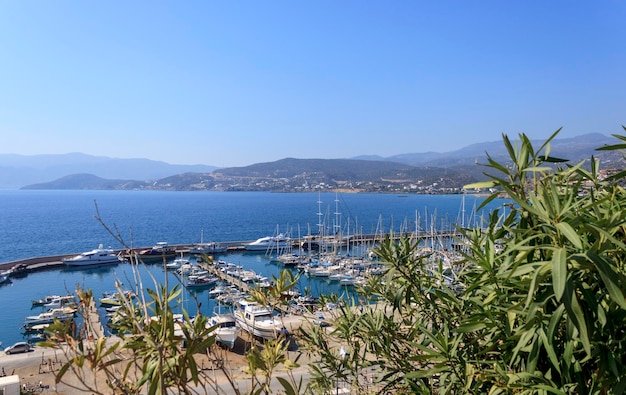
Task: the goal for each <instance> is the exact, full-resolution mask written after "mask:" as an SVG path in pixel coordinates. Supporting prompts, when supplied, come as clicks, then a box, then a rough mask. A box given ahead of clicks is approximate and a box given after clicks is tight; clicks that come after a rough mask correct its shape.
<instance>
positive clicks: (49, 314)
mask: <svg viewBox="0 0 626 395" xmlns="http://www.w3.org/2000/svg"><path fill="white" fill-rule="evenodd" d="M75 312H76V310H75V309H71V308H67V307H61V308H56V309H51V310H49V311H46V312H43V313H41V314H37V315H29V316H27V317H26V318H24V325H26V326H33V325H38V324H50V323H52V322H54V320H55V319H56V320H59V321H67V320H69V319H71V318H73V317H74V313H75Z"/></svg>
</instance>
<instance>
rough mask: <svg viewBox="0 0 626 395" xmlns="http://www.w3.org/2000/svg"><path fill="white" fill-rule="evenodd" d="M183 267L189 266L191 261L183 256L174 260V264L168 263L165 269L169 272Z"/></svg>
mask: <svg viewBox="0 0 626 395" xmlns="http://www.w3.org/2000/svg"><path fill="white" fill-rule="evenodd" d="M183 265H189V259H187V258H184V257H183V256H182V255H181V256H180V257H178V258H176V259H174V260H173V261H172V262H169V263H166V264H165V268H166V269H167V270H176V269H179V268H180V267H181V266H183Z"/></svg>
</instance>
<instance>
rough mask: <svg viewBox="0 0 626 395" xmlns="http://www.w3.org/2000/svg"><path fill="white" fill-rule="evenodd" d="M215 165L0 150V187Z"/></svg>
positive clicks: (150, 175)
mask: <svg viewBox="0 0 626 395" xmlns="http://www.w3.org/2000/svg"><path fill="white" fill-rule="evenodd" d="M215 169H217V167H215V166H206V165H172V164H169V163H165V162H160V161H154V160H149V159H116V158H109V157H104V156H92V155H86V154H81V153H71V154H63V155H15V154H0V188H19V187H22V186H25V185H30V184H35V183H43V182H49V181H51V180H55V179H58V178H61V177H64V176H67V175H70V174H86V173H88V174H93V175H96V176H98V177H102V178H108V179H129V180H141V181H144V180H158V179H160V178H164V177H168V176H171V175H174V174H180V173H185V172H211V171H213V170H215Z"/></svg>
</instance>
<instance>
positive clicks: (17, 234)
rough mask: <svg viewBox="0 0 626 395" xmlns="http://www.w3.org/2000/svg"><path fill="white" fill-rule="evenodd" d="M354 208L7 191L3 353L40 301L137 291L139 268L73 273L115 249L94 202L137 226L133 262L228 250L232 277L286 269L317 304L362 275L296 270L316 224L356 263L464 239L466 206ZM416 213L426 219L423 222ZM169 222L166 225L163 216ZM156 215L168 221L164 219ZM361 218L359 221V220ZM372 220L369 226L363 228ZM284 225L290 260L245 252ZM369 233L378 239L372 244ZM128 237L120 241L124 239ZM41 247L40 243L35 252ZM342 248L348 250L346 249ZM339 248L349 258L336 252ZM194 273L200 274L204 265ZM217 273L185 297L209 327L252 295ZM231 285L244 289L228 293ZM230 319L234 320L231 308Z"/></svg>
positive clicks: (376, 202)
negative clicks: (408, 245)
mask: <svg viewBox="0 0 626 395" xmlns="http://www.w3.org/2000/svg"><path fill="white" fill-rule="evenodd" d="M344 198H345V200H346V202H343V203H342V206H341V209H340V210H337V209H336V208H335V207H336V204H337V202H336V200H337V195H336V194H334V193H326V194H321V195H318V194H317V193H315V194H270V193H242V194H230V193H217V194H213V193H199V194H198V193H179V192H176V193H161V192H158V193H133V192H123V193H120V192H107V191H95V192H94V191H90V192H85V191H67V192H60V191H39V192H33V191H29V192H22V191H4V192H2V191H0V200H1V201H2V202H3V205H2V206H1V208H0V210H1V211H2V213H1V214H2V218H3V224H2V226H1V227H0V252H2V256H3V257H4V258H5V259H3V261H2V263H1V264H0V268H1V269H0V270H2V271H7V270H12V269H15V271H14V272H13V273H12V274H10V275H9V276H7V281H6V282H5V283H3V284H2V285H0V308H2V309H3V312H4V317H5V325H4V326H3V328H2V329H0V341H2V342H3V343H4V344H11V343H14V342H17V341H22V340H26V339H27V338H28V334H26V333H25V332H24V330H23V325H24V318H25V317H26V316H29V315H37V314H40V313H42V312H44V311H45V310H47V308H44V307H42V306H33V305H32V301H33V300H38V299H42V298H44V297H46V296H52V295H68V294H74V293H75V290H76V288H77V287H82V288H85V289H91V290H92V291H93V294H94V295H97V296H100V295H102V294H103V293H106V292H111V291H112V290H114V285H115V283H116V282H117V281H120V282H121V283H123V284H126V286H128V287H129V288H131V287H132V286H133V280H132V278H133V274H132V270H131V269H132V268H131V265H129V264H128V263H114V264H107V265H105V266H102V267H100V266H98V265H95V266H92V265H89V266H81V267H70V266H68V265H66V264H64V263H63V260H64V259H68V258H71V257H73V256H76V255H78V254H80V253H81V251H90V250H92V249H93V246H94V245H99V244H103V245H104V246H106V247H105V248H109V246H108V244H107V240H111V237H110V235H107V234H106V232H105V231H103V226H102V224H100V223H99V222H98V221H96V220H94V218H93V217H94V215H93V213H94V208H93V202H94V199H96V200H97V201H98V206H99V208H100V210H101V212H102V213H106V215H105V214H103V216H105V218H103V220H105V222H107V223H109V224H115V226H116V227H117V228H118V229H122V230H123V229H129V226H130V225H126V224H128V223H129V222H130V223H132V238H129V240H130V241H131V245H132V246H133V251H143V250H146V249H149V248H152V247H153V246H155V245H157V243H158V242H164V241H167V244H168V246H169V247H171V248H172V249H173V251H174V253H172V254H168V255H167V257H166V263H172V262H173V260H174V259H176V258H177V257H179V256H181V254H182V256H183V257H184V258H190V257H191V258H195V256H193V255H190V252H191V250H192V249H193V248H197V247H198V245H199V244H204V245H206V246H207V248H215V247H216V246H217V247H219V248H221V249H222V250H219V252H216V253H215V255H214V258H215V260H216V261H217V262H219V261H220V260H222V261H225V262H227V263H229V264H231V265H233V267H235V268H237V270H238V271H239V272H241V274H243V273H244V272H246V271H248V272H249V273H248V274H249V275H251V273H255V274H256V275H258V276H260V277H261V278H265V279H267V280H271V278H272V276H278V275H279V273H280V271H281V270H283V269H288V270H291V271H293V272H294V273H302V274H301V277H300V280H299V283H298V287H297V288H298V289H297V291H298V292H299V293H300V294H303V295H312V296H318V295H325V294H330V293H335V294H338V295H342V294H343V295H346V294H347V293H349V292H351V291H350V288H351V287H352V286H353V284H354V282H353V281H355V280H358V276H356V275H354V274H356V273H354V274H352V275H351V274H349V273H345V274H341V276H340V274H339V273H333V274H331V273H330V272H327V273H328V276H326V277H325V276H324V274H325V271H326V270H327V269H329V267H324V268H320V269H311V270H310V271H309V273H305V272H304V269H301V268H298V265H299V264H301V263H302V262H303V261H307V260H308V257H309V254H314V253H316V252H317V250H316V249H315V248H304V245H308V244H309V243H310V242H311V241H312V238H310V237H308V236H305V235H309V234H310V233H309V231H310V232H311V233H312V232H317V230H318V229H319V228H318V226H317V225H318V224H320V223H328V224H329V225H328V226H325V227H324V228H325V229H333V225H332V224H333V223H334V222H336V223H339V222H340V223H341V224H342V227H341V229H342V231H341V234H342V235H344V234H345V235H348V234H350V235H352V236H351V237H350V238H349V239H346V240H349V243H346V244H345V245H344V246H341V248H340V249H338V250H337V251H341V255H348V256H352V257H353V259H356V258H357V255H359V254H360V253H361V252H362V251H360V250H359V249H364V248H367V247H369V246H370V245H371V244H372V243H373V242H375V241H376V240H380V239H382V237H383V235H388V234H393V235H395V236H399V235H401V234H414V235H420V236H423V240H424V243H426V244H432V243H435V242H438V240H440V239H441V238H445V237H447V238H449V239H452V237H453V236H454V233H453V232H451V231H450V229H452V228H451V226H450V223H452V222H453V219H452V218H456V216H457V215H458V213H459V212H460V207H461V199H460V198H461V197H460V196H437V197H434V196H423V197H419V196H411V197H408V198H406V197H405V198H403V199H398V198H397V196H392V195H367V196H365V195H354V196H353V195H350V196H345V197H340V199H344ZM319 200H323V201H327V202H329V203H328V204H329V207H330V205H332V207H333V209H330V208H327V209H326V210H324V208H321V209H320V205H319V204H318V203H317V202H318V201H319ZM499 204H501V203H499ZM471 205H476V203H472V201H471V200H469V199H468V207H471ZM424 206H426V207H425V208H424ZM416 207H422V208H421V209H420V210H418V209H416ZM183 208H184V210H183ZM324 211H326V214H324V218H326V217H328V218H335V219H333V220H332V221H331V220H330V219H329V220H328V221H327V220H326V219H322V220H320V219H319V218H321V216H318V215H317V213H322V212H324ZM338 211H343V212H344V213H345V214H344V215H343V216H342V217H341V219H340V220H337V217H338V215H336V214H335V213H336V212H338ZM468 211H469V210H468ZM164 212H167V214H166V215H163V214H162V213H164ZM154 213H160V215H159V216H158V217H155V216H154ZM330 213H332V214H330ZM354 213H358V218H357V216H356V215H355V214H354ZM416 213H417V215H416ZM431 213H432V214H431ZM435 213H436V215H437V216H438V217H442V218H444V219H445V220H444V219H442V220H438V221H437V223H436V227H435V223H434V220H433V219H432V218H434V217H435ZM311 217H313V219H312V220H311ZM316 217H317V218H316ZM364 217H367V218H368V220H369V222H368V221H366V220H364V219H362V218H364ZM398 218H403V219H402V220H398ZM446 218H447V219H446ZM307 221H310V222H313V223H314V225H310V224H309V223H307ZM333 221H334V222H333ZM454 221H456V220H454ZM277 223H279V224H280V223H282V224H292V225H281V226H280V231H281V232H285V234H289V235H290V238H291V242H292V244H291V246H290V247H291V248H287V251H280V252H281V254H278V251H274V252H272V253H271V254H268V253H267V251H255V252H252V251H246V249H245V245H246V244H247V243H251V242H253V241H255V240H257V239H259V238H262V237H265V236H270V235H272V234H274V233H276V232H277V226H276V224H277ZM207 224H211V226H210V227H209V226H207ZM272 224H273V225H272ZM357 224H358V225H357ZM199 229H204V230H203V231H199ZM364 229H370V230H371V231H370V232H364V231H363V230H364ZM434 229H437V231H436V232H439V233H436V232H435V233H434ZM357 230H358V231H357ZM327 231H328V232H330V230H327ZM126 232H127V231H126ZM344 232H345V233H344ZM124 234H125V232H124V231H122V235H124ZM33 240H37V242H36V243H33V242H32V241H33ZM229 240H230V241H229ZM232 240H235V241H232ZM315 240H316V241H321V240H323V243H320V244H319V245H322V246H324V247H323V248H331V246H332V245H333V240H335V241H337V240H339V239H335V238H334V235H332V234H330V233H329V237H326V238H321V237H319V236H318V237H316V238H315ZM341 242H342V243H343V237H342V240H341ZM108 243H109V244H110V243H111V242H110V241H109V242H108ZM211 243H216V244H211ZM335 245H336V246H337V247H339V246H338V244H337V243H335ZM224 247H225V249H223V248H224ZM333 248H334V247H333ZM113 249H114V251H115V252H116V253H121V252H124V253H127V252H126V251H125V250H121V249H119V248H117V249H116V248H113ZM279 255H280V256H279ZM279 258H280V259H279ZM358 258H359V259H361V258H362V257H358ZM190 263H191V264H194V263H195V261H194V259H191V262H190ZM322 267H323V266H322ZM179 269H180V268H177V269H175V270H166V269H165V268H164V264H163V258H162V257H159V258H158V259H155V260H154V261H152V262H148V263H147V264H146V265H145V266H141V267H139V272H140V275H141V276H142V277H143V278H144V279H148V278H150V277H151V276H154V278H155V279H158V280H159V281H161V282H163V281H165V280H167V281H168V283H169V284H170V286H173V285H175V284H179V283H181V279H182V281H183V283H184V284H186V285H187V284H188V282H187V281H188V280H187V277H188V276H186V277H185V279H183V277H182V276H181V274H179V273H178V270H179ZM204 269H205V270H206V268H204ZM209 273H210V274H211V275H215V276H218V277H219V276H220V275H222V276H231V277H230V278H224V277H219V278H220V281H219V282H216V283H214V284H206V285H199V286H193V285H192V286H191V287H187V290H186V292H185V293H184V297H183V298H182V299H183V300H182V301H181V306H183V307H184V308H185V309H186V310H188V311H189V313H190V315H194V314H196V313H198V312H201V313H202V314H203V315H207V316H211V315H212V314H213V312H214V310H215V309H216V308H218V307H219V306H221V307H222V308H224V307H227V306H228V303H232V301H233V300H234V299H235V298H236V296H234V295H236V294H235V293H234V292H232V291H233V289H234V288H235V287H236V288H237V291H238V292H245V289H246V287H248V286H250V284H251V283H250V281H254V280H250V278H243V277H237V276H233V275H232V274H235V272H234V271H233V272H231V273H227V272H220V273H213V272H210V270H209ZM201 275H202V274H201ZM248 277H250V276H248ZM244 280H245V281H244ZM228 283H230V284H233V285H234V287H232V286H228ZM144 288H152V289H154V288H155V284H152V283H151V282H150V283H146V284H144ZM225 290H228V291H225ZM214 291H215V292H214ZM223 291H224V292H223ZM109 307H110V306H109ZM229 310H230V311H232V307H229ZM94 311H95V314H98V317H99V318H100V321H101V322H102V323H103V325H102V328H101V329H98V330H99V331H100V330H101V331H102V333H108V328H107V326H106V322H107V321H108V319H109V317H108V316H107V313H108V312H107V311H106V309H105V307H104V306H100V305H99V304H98V305H97V306H95V308H94Z"/></svg>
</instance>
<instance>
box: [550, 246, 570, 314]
mask: <svg viewBox="0 0 626 395" xmlns="http://www.w3.org/2000/svg"><path fill="white" fill-rule="evenodd" d="M566 282H567V251H566V250H565V248H558V249H555V250H554V252H553V254H552V288H553V289H554V296H555V297H556V300H557V301H559V302H560V301H561V298H562V297H563V292H564V291H565V284H566Z"/></svg>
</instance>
